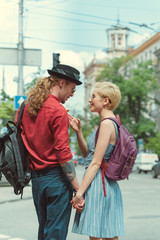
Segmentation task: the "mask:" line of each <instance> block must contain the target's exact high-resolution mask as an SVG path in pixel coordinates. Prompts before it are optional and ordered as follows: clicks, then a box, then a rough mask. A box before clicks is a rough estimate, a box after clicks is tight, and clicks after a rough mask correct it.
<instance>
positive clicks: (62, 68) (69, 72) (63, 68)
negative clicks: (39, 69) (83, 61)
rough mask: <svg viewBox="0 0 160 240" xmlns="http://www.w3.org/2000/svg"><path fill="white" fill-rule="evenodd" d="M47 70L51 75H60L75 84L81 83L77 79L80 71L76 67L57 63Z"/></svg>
mask: <svg viewBox="0 0 160 240" xmlns="http://www.w3.org/2000/svg"><path fill="white" fill-rule="evenodd" d="M47 71H48V73H49V75H51V76H57V77H62V78H64V79H67V80H68V81H71V82H74V83H76V85H80V84H82V82H81V81H79V79H80V72H79V71H78V70H77V69H76V68H73V67H70V66H68V65H64V64H57V65H56V66H54V67H53V68H52V69H51V70H49V69H48V70H47Z"/></svg>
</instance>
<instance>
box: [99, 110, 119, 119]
mask: <svg viewBox="0 0 160 240" xmlns="http://www.w3.org/2000/svg"><path fill="white" fill-rule="evenodd" d="M99 115H100V118H101V119H103V118H108V117H115V115H114V113H113V111H111V110H108V109H102V111H101V113H100V114H99Z"/></svg>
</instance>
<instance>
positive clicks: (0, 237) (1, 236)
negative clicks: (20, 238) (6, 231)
mask: <svg viewBox="0 0 160 240" xmlns="http://www.w3.org/2000/svg"><path fill="white" fill-rule="evenodd" d="M3 238H10V236H7V235H3V234H0V239H3Z"/></svg>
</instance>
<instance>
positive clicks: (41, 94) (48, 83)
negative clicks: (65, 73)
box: [27, 76, 61, 117]
mask: <svg viewBox="0 0 160 240" xmlns="http://www.w3.org/2000/svg"><path fill="white" fill-rule="evenodd" d="M60 79H61V78H58V77H56V76H49V77H44V78H41V79H39V80H38V82H37V83H36V85H35V86H34V87H32V88H30V89H29V91H28V94H27V96H28V99H27V104H28V111H29V114H30V116H31V117H36V116H37V114H38V112H39V110H40V109H41V107H42V105H43V104H44V102H45V100H46V99H47V97H48V95H49V94H50V89H51V88H52V87H53V86H56V85H57V84H58V83H59V81H60Z"/></svg>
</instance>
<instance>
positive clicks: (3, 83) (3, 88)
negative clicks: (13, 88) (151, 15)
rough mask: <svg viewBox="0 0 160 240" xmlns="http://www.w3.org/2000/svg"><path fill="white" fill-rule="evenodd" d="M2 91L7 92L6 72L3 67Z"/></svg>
mask: <svg viewBox="0 0 160 240" xmlns="http://www.w3.org/2000/svg"><path fill="white" fill-rule="evenodd" d="M2 90H3V91H4V92H5V70H4V66H3V72H2Z"/></svg>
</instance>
